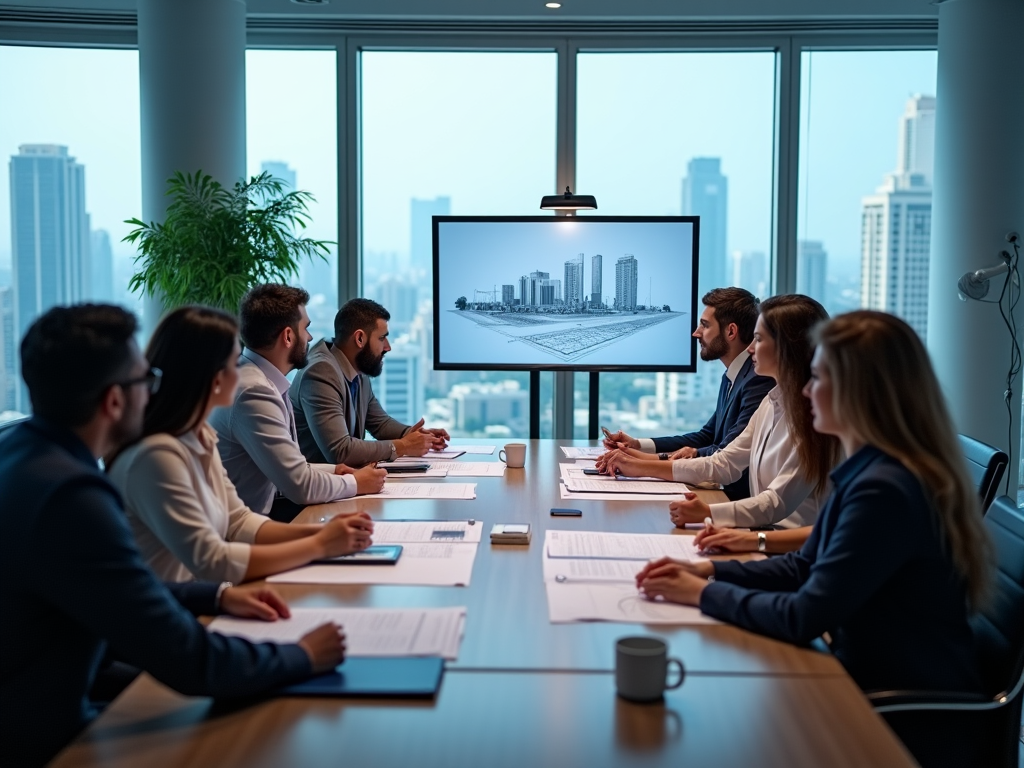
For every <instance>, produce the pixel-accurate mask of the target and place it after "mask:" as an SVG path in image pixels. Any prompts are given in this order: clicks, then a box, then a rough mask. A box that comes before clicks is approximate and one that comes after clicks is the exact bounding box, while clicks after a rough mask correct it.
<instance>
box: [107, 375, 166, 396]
mask: <svg viewBox="0 0 1024 768" xmlns="http://www.w3.org/2000/svg"><path fill="white" fill-rule="evenodd" d="M163 377H164V372H163V371H161V370H160V369H159V368H150V369H149V370H148V371H146V374H145V375H144V376H140V377H139V378H137V379H128V380H127V381H116V382H114V383H115V384H116V385H117V386H119V387H121V388H122V389H127V388H128V387H133V386H135V385H136V384H145V385H146V389H148V390H149V394H151V395H155V394H156V393H157V392H159V391H160V381H161V380H162V379H163Z"/></svg>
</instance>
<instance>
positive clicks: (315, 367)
mask: <svg viewBox="0 0 1024 768" xmlns="http://www.w3.org/2000/svg"><path fill="white" fill-rule="evenodd" d="M390 319H391V314H390V313H389V312H388V311H387V310H386V309H385V308H384V307H382V306H381V305H380V304H378V303H377V302H375V301H370V300H369V299H352V300H351V301H349V302H347V303H346V304H345V306H343V307H342V308H341V309H340V310H338V314H337V315H336V316H335V318H334V340H333V341H327V340H326V339H323V340H321V341H319V342H317V343H316V344H315V345H314V346H313V347H312V348H311V349H310V350H309V362H308V364H307V366H306V367H305V368H304V369H303V370H301V371H299V372H298V374H297V375H296V377H295V381H294V382H292V386H291V389H290V390H289V392H288V396H289V397H290V398H291V401H292V406H293V408H294V410H295V427H296V430H297V432H298V436H299V447H300V448H301V449H302V454H303V455H304V456H305V457H306V460H307V461H309V462H311V463H325V462H326V463H337V464H348V465H351V466H359V465H362V464H366V463H368V462H371V461H393V460H394V459H396V458H398V457H399V456H424V455H425V454H426V453H427V451H429V450H442V449H444V448H445V447H446V446H447V445H448V440H449V439H450V438H449V436H448V433H447V432H446V431H445V430H443V429H425V428H424V426H423V419H420V420H419V421H418V422H417V423H416V424H413V425H407V424H402V423H401V422H399V421H397V420H395V419H393V418H391V417H390V416H388V414H387V412H386V411H385V410H384V408H383V407H382V406H381V404H380V403H379V402H378V401H377V398H376V397H375V396H374V394H373V387H372V385H371V383H370V379H372V378H374V377H376V376H380V374H381V371H382V370H383V368H384V355H386V354H387V353H388V352H390V351H391V345H390V344H389V343H388V320H390ZM367 432H369V433H370V434H371V435H372V436H373V437H374V438H375V440H374V441H370V440H366V439H364V438H365V436H366V433H367Z"/></svg>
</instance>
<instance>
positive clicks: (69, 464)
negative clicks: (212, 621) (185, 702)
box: [0, 304, 344, 766]
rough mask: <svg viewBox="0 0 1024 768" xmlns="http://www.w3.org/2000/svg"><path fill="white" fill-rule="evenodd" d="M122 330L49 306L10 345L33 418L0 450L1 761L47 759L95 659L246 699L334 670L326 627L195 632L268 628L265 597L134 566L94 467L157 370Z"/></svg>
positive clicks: (103, 318)
mask: <svg viewBox="0 0 1024 768" xmlns="http://www.w3.org/2000/svg"><path fill="white" fill-rule="evenodd" d="M135 330H136V326H135V318H134V317H133V316H132V315H131V314H130V313H128V312H125V311H124V310H123V309H120V308H119V307H114V306H105V305H90V304H85V305H80V306H76V307H55V308H54V309H51V310H50V311H49V312H47V313H46V314H45V315H43V316H42V317H41V318H39V320H37V321H36V322H35V323H34V324H33V325H32V327H31V328H29V330H28V333H27V334H26V335H25V339H24V341H23V342H22V345H21V360H22V366H21V367H22V375H23V376H24V378H25V384H26V385H27V386H28V390H29V395H30V397H31V400H32V408H33V411H34V415H33V416H32V418H31V419H30V420H28V421H27V422H25V423H22V424H19V425H18V426H17V427H15V428H14V429H13V430H12V432H11V434H10V435H8V436H6V437H5V438H4V439H3V441H2V443H0V526H2V527H3V531H4V535H3V537H2V538H0V583H3V585H4V588H3V590H0V616H3V623H2V624H0V638H2V641H3V642H2V645H3V650H4V652H3V654H0V755H3V758H4V760H5V763H6V764H7V765H18V766H35V765H42V764H43V763H46V762H47V761H49V760H50V759H51V758H52V757H53V756H54V754H56V752H57V751H58V750H59V749H60V748H61V747H62V746H63V745H64V744H66V743H67V742H68V741H69V740H70V739H71V738H72V737H73V736H74V735H75V733H76V732H77V731H79V730H80V729H81V728H82V727H83V726H84V725H85V724H86V723H87V722H88V721H89V720H90V718H92V717H93V716H94V715H95V714H96V710H95V707H94V706H93V705H92V702H90V701H89V699H88V696H87V692H88V691H89V689H90V686H91V685H92V683H93V681H94V680H95V678H96V674H97V670H98V668H99V667H100V662H101V659H103V657H104V654H105V652H106V651H107V650H108V649H109V651H110V652H111V654H112V656H113V657H116V658H117V659H118V660H120V661H121V662H123V663H125V664H128V665H130V666H132V667H136V668H138V669H143V670H146V671H147V672H149V673H150V674H152V675H153V676H154V677H155V678H156V679H157V680H159V681H161V682H162V683H164V684H165V685H169V686H171V687H172V688H175V689H176V690H178V691H181V692H182V693H185V694H189V695H195V696H246V695H252V694H256V693H260V692H263V691H267V690H272V689H274V688H275V687H279V686H282V685H285V684H288V683H292V682H296V681H298V680H301V679H303V678H306V677H308V676H309V675H310V674H312V673H316V672H323V671H326V670H329V669H333V668H334V667H335V666H336V665H337V664H338V663H339V662H340V661H341V659H342V656H343V653H344V636H343V635H342V634H341V630H340V628H339V627H338V626H336V625H334V624H325V625H323V626H321V627H319V628H317V629H314V630H313V631H312V632H310V633H308V634H306V635H305V636H304V637H302V638H301V640H300V641H299V642H298V643H296V644H287V645H276V644H273V643H250V642H248V641H246V640H242V639H240V638H235V637H224V636H222V635H218V634H216V633H212V632H207V631H206V629H204V628H203V626H202V625H201V624H199V622H198V621H197V620H196V619H195V618H194V616H193V614H207V615H209V614H214V613H230V614H232V615H234V616H245V617H252V618H261V619H266V620H274V619H276V618H278V616H283V617H287V616H288V615H289V613H288V607H287V606H286V605H285V604H284V603H283V602H282V601H281V599H280V598H279V597H278V596H277V595H276V593H274V592H273V591H272V590H270V589H266V588H257V589H252V588H249V587H235V586H232V585H231V584H228V583H225V584H220V585H218V584H204V583H198V582H192V583H187V584H174V585H164V584H163V583H161V582H160V581H158V580H157V579H156V577H155V576H154V575H153V572H152V571H150V570H149V568H147V567H146V565H145V564H144V563H143V561H142V558H141V556H140V555H139V551H138V549H137V548H136V546H135V541H134V540H133V538H132V534H131V530H130V529H129V527H128V521H127V518H126V516H125V512H124V506H123V504H122V501H121V497H120V495H119V494H118V492H117V490H115V488H114V486H113V485H111V484H110V482H109V481H108V480H107V477H106V475H105V474H104V473H103V471H102V470H101V469H100V468H99V466H98V460H99V458H100V457H103V456H109V455H110V454H111V453H114V452H116V451H118V450H120V449H121V448H123V447H124V446H125V445H126V444H128V443H130V442H132V441H133V440H135V439H137V438H138V437H139V435H140V434H141V432H142V423H143V414H144V411H145V407H146V403H147V401H148V399H149V393H150V392H151V391H154V390H155V389H156V387H157V386H158V384H159V381H160V374H159V372H158V371H156V370H153V369H151V368H150V367H149V363H147V362H146V358H145V357H143V356H142V354H141V353H140V352H139V349H138V347H137V346H136V344H135V340H134V335H135Z"/></svg>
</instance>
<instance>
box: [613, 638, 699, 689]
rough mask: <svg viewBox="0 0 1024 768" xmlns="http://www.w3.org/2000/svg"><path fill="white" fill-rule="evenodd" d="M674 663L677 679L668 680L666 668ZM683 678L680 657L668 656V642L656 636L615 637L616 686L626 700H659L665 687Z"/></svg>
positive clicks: (683, 669)
mask: <svg viewBox="0 0 1024 768" xmlns="http://www.w3.org/2000/svg"><path fill="white" fill-rule="evenodd" d="M670 664H674V665H676V667H677V668H678V670H679V679H678V680H677V681H676V682H675V683H673V684H672V685H669V684H668V668H669V665H670ZM685 679H686V669H685V668H684V667H683V662H681V661H680V660H679V659H670V658H668V644H667V643H666V642H665V641H664V640H660V639H659V638H657V637H621V638H619V639H618V640H616V641H615V690H616V692H617V693H618V694H619V696H621V697H622V698H624V699H627V700H628V701H658V700H659V699H660V698H661V697H662V695H663V694H664V693H665V691H666V690H671V689H673V688H678V687H679V686H681V685H682V684H683V680H685Z"/></svg>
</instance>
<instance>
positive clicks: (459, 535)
mask: <svg viewBox="0 0 1024 768" xmlns="http://www.w3.org/2000/svg"><path fill="white" fill-rule="evenodd" d="M482 530H483V524H482V523H479V522H473V521H466V520H382V521H379V522H376V523H374V528H373V543H374V544H401V545H402V555H401V557H399V558H398V562H397V563H395V564H394V565H359V564H349V563H345V564H340V563H327V564H322V565H307V566H305V567H303V568H296V569H295V570H294V571H287V572H285V573H278V574H275V575H274V576H270V577H268V578H267V581H268V582H273V583H276V584H411V585H414V586H437V587H468V586H469V580H470V577H471V576H472V574H473V563H474V562H475V560H476V550H477V546H478V545H479V543H480V537H481V531H482Z"/></svg>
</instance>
